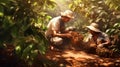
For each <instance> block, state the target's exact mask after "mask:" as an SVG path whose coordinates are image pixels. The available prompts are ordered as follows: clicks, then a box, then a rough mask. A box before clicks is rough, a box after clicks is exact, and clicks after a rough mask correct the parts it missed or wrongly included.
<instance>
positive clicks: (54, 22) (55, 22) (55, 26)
mask: <svg viewBox="0 0 120 67" xmlns="http://www.w3.org/2000/svg"><path fill="white" fill-rule="evenodd" d="M51 22H52V30H55V31H57V32H58V31H60V22H59V21H58V20H52V21H51Z"/></svg>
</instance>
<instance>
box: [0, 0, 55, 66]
mask: <svg viewBox="0 0 120 67" xmlns="http://www.w3.org/2000/svg"><path fill="white" fill-rule="evenodd" d="M54 6H55V3H54V1H53V0H1V1H0V46H1V47H3V46H5V45H6V44H12V45H13V46H15V52H16V54H17V55H18V56H19V57H20V58H21V59H23V60H25V61H26V62H28V63H30V64H32V61H33V60H34V59H35V58H36V56H37V55H38V54H45V52H46V50H47V47H48V41H47V39H46V37H45V35H44V31H45V30H46V26H45V24H46V23H47V22H48V21H49V19H50V18H51V16H49V15H48V14H47V12H46V10H48V9H53V7H54Z"/></svg>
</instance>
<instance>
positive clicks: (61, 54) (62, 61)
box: [46, 50, 120, 67]
mask: <svg viewBox="0 0 120 67" xmlns="http://www.w3.org/2000/svg"><path fill="white" fill-rule="evenodd" d="M46 57H47V58H48V59H49V60H52V61H54V62H56V64H57V65H58V67H120V57H119V58H102V57H99V56H98V55H95V54H89V53H86V52H84V51H76V50H63V51H51V50H49V51H48V52H47V53H46Z"/></svg>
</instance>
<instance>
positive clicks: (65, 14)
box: [61, 10, 74, 19]
mask: <svg viewBox="0 0 120 67" xmlns="http://www.w3.org/2000/svg"><path fill="white" fill-rule="evenodd" d="M61 16H66V17H69V18H71V19H72V18H74V15H73V12H72V11H71V10H66V11H64V12H61Z"/></svg>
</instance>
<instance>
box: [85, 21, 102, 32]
mask: <svg viewBox="0 0 120 67" xmlns="http://www.w3.org/2000/svg"><path fill="white" fill-rule="evenodd" d="M87 28H88V29H90V30H92V31H94V32H101V31H100V29H99V25H98V24H96V23H91V24H90V26H87Z"/></svg>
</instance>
